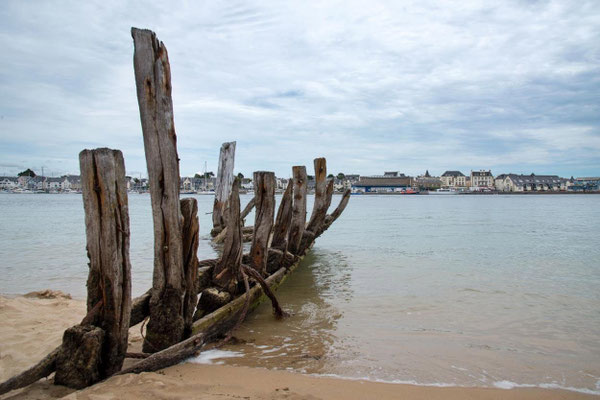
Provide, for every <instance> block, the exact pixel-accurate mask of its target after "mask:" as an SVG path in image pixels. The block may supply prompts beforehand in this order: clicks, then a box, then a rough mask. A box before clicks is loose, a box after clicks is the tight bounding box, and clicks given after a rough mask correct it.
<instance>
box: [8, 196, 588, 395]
mask: <svg viewBox="0 0 600 400" xmlns="http://www.w3.org/2000/svg"><path fill="white" fill-rule="evenodd" d="M196 198H197V199H198V201H199V217H200V230H201V235H202V240H201V243H200V248H199V258H200V259H205V258H213V257H216V256H217V255H218V252H219V250H220V249H219V248H218V247H214V246H212V245H211V243H210V241H209V240H208V232H209V231H210V227H211V222H210V221H211V219H210V218H211V216H210V215H209V214H206V213H207V212H210V211H211V210H212V202H213V197H212V196H196ZM249 200H250V196H242V200H241V202H242V205H245V204H246V203H247V202H248V201H249ZM338 200H339V197H338V196H336V197H335V198H334V201H333V203H334V205H335V204H336V203H337V201H338ZM129 208H130V219H131V233H132V237H131V260H132V274H133V280H134V284H133V292H134V295H137V294H141V293H142V292H143V291H145V290H146V289H147V288H148V287H149V286H150V284H151V279H152V259H153V250H152V248H153V237H152V221H151V209H150V198H149V196H148V195H138V194H131V195H130V196H129ZM309 208H310V207H309ZM0 210H1V211H2V213H1V215H2V217H1V218H2V221H1V223H0V241H1V243H2V246H1V247H0V274H1V276H2V279H1V280H0V292H1V293H3V294H17V293H25V292H28V291H32V290H40V289H45V288H52V289H58V290H63V291H66V292H70V293H71V294H72V295H74V296H75V297H81V298H83V297H84V296H85V280H86V277H87V259H86V256H85V230H84V222H83V207H82V201H81V196H79V195H9V194H2V195H0ZM252 218H253V217H252V215H250V216H249V221H250V222H249V224H251V221H252ZM599 243H600V196H597V195H560V196H557V195H536V196H502V195H494V196H352V198H351V200H350V203H349V205H348V207H347V209H346V211H345V212H344V214H343V215H342V217H341V218H340V219H339V220H338V221H336V223H335V224H334V225H333V226H332V227H331V229H330V230H329V231H327V232H326V233H325V234H324V235H323V236H322V237H321V238H319V240H318V241H317V243H316V245H315V246H314V248H313V249H312V251H311V252H310V253H309V254H308V255H307V257H305V259H304V260H303V261H302V263H301V266H300V267H299V268H298V269H297V270H296V271H295V272H294V274H293V275H292V276H291V277H290V279H289V280H288V281H286V283H285V284H284V285H283V286H282V288H281V289H280V290H279V291H278V297H279V299H280V302H281V303H282V304H283V306H284V308H285V309H286V310H287V311H289V312H290V313H291V316H290V317H289V318H286V319H284V320H282V321H276V320H274V319H273V317H272V314H271V310H270V306H269V305H268V304H263V305H262V306H261V307H259V308H258V309H257V310H256V311H255V312H254V313H253V314H251V315H250V316H249V318H248V320H247V322H246V323H245V324H244V325H243V326H242V327H241V328H240V329H239V330H238V331H237V332H236V337H237V338H238V339H240V341H239V342H241V343H237V344H232V345H228V346H225V348H224V349H222V350H224V351H225V352H224V353H218V354H216V355H214V357H213V358H215V359H216V362H219V363H221V362H224V363H226V364H231V365H249V366H261V367H267V368H278V369H290V370H295V371H300V372H305V373H311V374H322V375H335V376H342V377H346V378H351V379H358V378H366V379H370V380H378V381H388V382H405V383H417V384H431V385H459V386H497V387H512V386H518V385H525V386H527V385H534V386H542V387H564V388H570V389H576V390H580V391H584V392H589V393H598V394H600V340H599V339H600V246H599ZM210 358H211V357H207V359H210Z"/></svg>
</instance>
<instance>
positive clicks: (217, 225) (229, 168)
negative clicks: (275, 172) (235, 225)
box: [212, 142, 235, 236]
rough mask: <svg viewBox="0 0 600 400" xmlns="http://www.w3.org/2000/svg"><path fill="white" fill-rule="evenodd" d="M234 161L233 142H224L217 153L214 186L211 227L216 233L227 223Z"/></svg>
mask: <svg viewBox="0 0 600 400" xmlns="http://www.w3.org/2000/svg"><path fill="white" fill-rule="evenodd" d="M234 163H235V142H226V143H223V145H222V146H221V151H220V153H219V169H218V171H217V183H216V187H215V203H214V205H213V214H212V218H213V229H214V232H215V233H214V234H213V236H215V235H216V234H218V233H219V232H220V231H221V230H222V229H224V228H225V226H226V225H227V221H226V209H227V207H228V202H229V197H230V195H231V187H232V184H233V167H234Z"/></svg>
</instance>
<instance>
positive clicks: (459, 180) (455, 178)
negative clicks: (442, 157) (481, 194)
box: [440, 171, 467, 187]
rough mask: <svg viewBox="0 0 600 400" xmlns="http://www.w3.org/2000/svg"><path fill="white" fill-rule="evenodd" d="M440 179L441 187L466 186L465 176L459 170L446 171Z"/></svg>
mask: <svg viewBox="0 0 600 400" xmlns="http://www.w3.org/2000/svg"><path fill="white" fill-rule="evenodd" d="M440 179H441V181H442V186H443V187H467V177H466V176H465V175H464V174H463V173H462V172H460V171H446V172H444V173H443V174H442V176H441V177H440Z"/></svg>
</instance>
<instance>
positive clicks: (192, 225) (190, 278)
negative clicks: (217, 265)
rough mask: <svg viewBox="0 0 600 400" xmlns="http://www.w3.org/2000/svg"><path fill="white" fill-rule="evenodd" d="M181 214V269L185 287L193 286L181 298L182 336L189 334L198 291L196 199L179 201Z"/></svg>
mask: <svg viewBox="0 0 600 400" xmlns="http://www.w3.org/2000/svg"><path fill="white" fill-rule="evenodd" d="M180 204H181V214H182V215H183V227H182V240H183V271H184V276H185V282H186V284H185V287H186V288H194V289H193V290H186V292H185V296H184V298H183V323H184V326H185V331H184V336H189V334H190V332H191V329H192V322H193V318H194V312H195V311H196V303H197V302H198V292H197V289H196V281H197V280H198V255H197V253H198V235H199V228H200V227H199V224H198V202H197V201H196V199H192V198H186V199H182V200H181V202H180Z"/></svg>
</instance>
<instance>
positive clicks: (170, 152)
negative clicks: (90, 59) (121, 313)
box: [131, 28, 186, 352]
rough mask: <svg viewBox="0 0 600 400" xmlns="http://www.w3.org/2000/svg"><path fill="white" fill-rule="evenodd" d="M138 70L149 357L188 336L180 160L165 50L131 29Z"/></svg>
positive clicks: (146, 32)
mask: <svg viewBox="0 0 600 400" xmlns="http://www.w3.org/2000/svg"><path fill="white" fill-rule="evenodd" d="M131 35H132V37H133V42H134V47H135V51H134V56H133V64H134V70H135V82H136V87H137V97H138V105H139V109H140V119H141V122H142V132H143V136H144V149H145V152H146V165H147V167H148V184H149V187H150V199H151V203H152V219H153V221H154V274H153V279H152V296H151V298H150V321H149V323H148V325H147V333H146V340H145V341H144V348H143V351H144V352H153V351H158V350H161V349H164V348H166V347H169V346H171V345H173V344H175V343H177V342H179V341H180V340H181V339H182V338H183V335H184V321H183V315H182V310H183V308H184V307H183V298H184V295H185V292H186V290H185V279H184V272H183V244H182V237H181V220H182V216H181V207H180V204H179V157H178V155H177V137H176V135H175V124H174V121H173V101H172V99H171V69H170V66H169V57H168V54H167V49H166V47H165V45H164V44H163V43H162V42H160V41H159V40H158V39H157V37H156V35H155V34H154V32H152V31H149V30H141V29H136V28H132V29H131Z"/></svg>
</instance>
